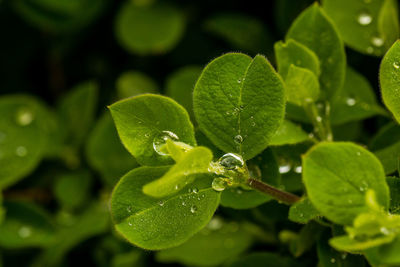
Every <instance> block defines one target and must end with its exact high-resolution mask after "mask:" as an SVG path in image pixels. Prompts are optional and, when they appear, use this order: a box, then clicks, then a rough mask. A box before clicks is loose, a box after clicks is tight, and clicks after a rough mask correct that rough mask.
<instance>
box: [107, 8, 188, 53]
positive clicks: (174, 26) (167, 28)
mask: <svg viewBox="0 0 400 267" xmlns="http://www.w3.org/2000/svg"><path fill="white" fill-rule="evenodd" d="M184 28H185V20H184V16H183V14H182V13H181V11H180V10H178V9H177V8H175V7H174V6H172V5H170V4H166V3H162V2H158V1H154V2H153V1H152V3H150V2H149V3H148V4H144V5H140V4H139V3H138V2H135V1H125V3H124V4H123V5H122V7H121V9H120V11H119V13H118V14H117V18H116V23H115V32H116V36H117V40H118V41H119V43H120V44H121V46H123V47H124V48H125V49H126V50H127V51H128V52H130V53H133V54H139V55H149V54H162V53H165V52H167V51H169V50H171V49H172V48H174V46H175V45H176V44H177V43H178V41H179V40H180V39H181V37H182V35H183V32H184Z"/></svg>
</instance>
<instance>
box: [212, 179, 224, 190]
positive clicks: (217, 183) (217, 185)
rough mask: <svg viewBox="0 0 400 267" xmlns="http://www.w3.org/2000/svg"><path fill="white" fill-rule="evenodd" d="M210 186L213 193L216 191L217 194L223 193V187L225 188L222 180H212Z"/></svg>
mask: <svg viewBox="0 0 400 267" xmlns="http://www.w3.org/2000/svg"><path fill="white" fill-rule="evenodd" d="M211 186H212V188H213V189H214V190H215V191H218V192H220V191H224V190H225V187H226V182H225V180H224V179H223V178H214V180H213V181H212V184H211Z"/></svg>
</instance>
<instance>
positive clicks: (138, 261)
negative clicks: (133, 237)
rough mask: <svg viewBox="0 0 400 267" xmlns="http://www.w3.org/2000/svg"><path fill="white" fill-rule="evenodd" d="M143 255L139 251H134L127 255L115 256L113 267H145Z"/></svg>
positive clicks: (112, 262)
mask: <svg viewBox="0 0 400 267" xmlns="http://www.w3.org/2000/svg"><path fill="white" fill-rule="evenodd" d="M142 259H143V257H142V253H141V252H140V251H138V250H133V251H130V252H126V253H121V254H118V255H115V256H114V257H113V258H112V261H111V267H131V266H135V267H143V266H145V265H144V263H143V260H142Z"/></svg>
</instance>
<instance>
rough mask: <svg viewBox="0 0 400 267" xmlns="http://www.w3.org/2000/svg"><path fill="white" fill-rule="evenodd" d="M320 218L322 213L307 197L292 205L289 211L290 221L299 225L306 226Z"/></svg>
mask: <svg viewBox="0 0 400 267" xmlns="http://www.w3.org/2000/svg"><path fill="white" fill-rule="evenodd" d="M318 216H320V213H319V212H318V210H316V209H315V207H314V206H313V204H312V203H311V201H310V200H309V199H308V198H307V197H305V198H303V199H301V200H300V201H299V202H297V203H295V204H294V205H292V206H291V207H290V210H289V220H291V221H293V222H297V223H302V224H306V223H308V222H309V221H311V220H312V219H315V218H317V217H318Z"/></svg>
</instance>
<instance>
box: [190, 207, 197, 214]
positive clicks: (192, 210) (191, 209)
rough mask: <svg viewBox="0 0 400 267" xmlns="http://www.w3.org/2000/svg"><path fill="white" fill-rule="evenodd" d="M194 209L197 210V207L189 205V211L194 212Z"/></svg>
mask: <svg viewBox="0 0 400 267" xmlns="http://www.w3.org/2000/svg"><path fill="white" fill-rule="evenodd" d="M196 211H197V207H196V206H195V205H193V206H191V207H190V212H191V213H196Z"/></svg>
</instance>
